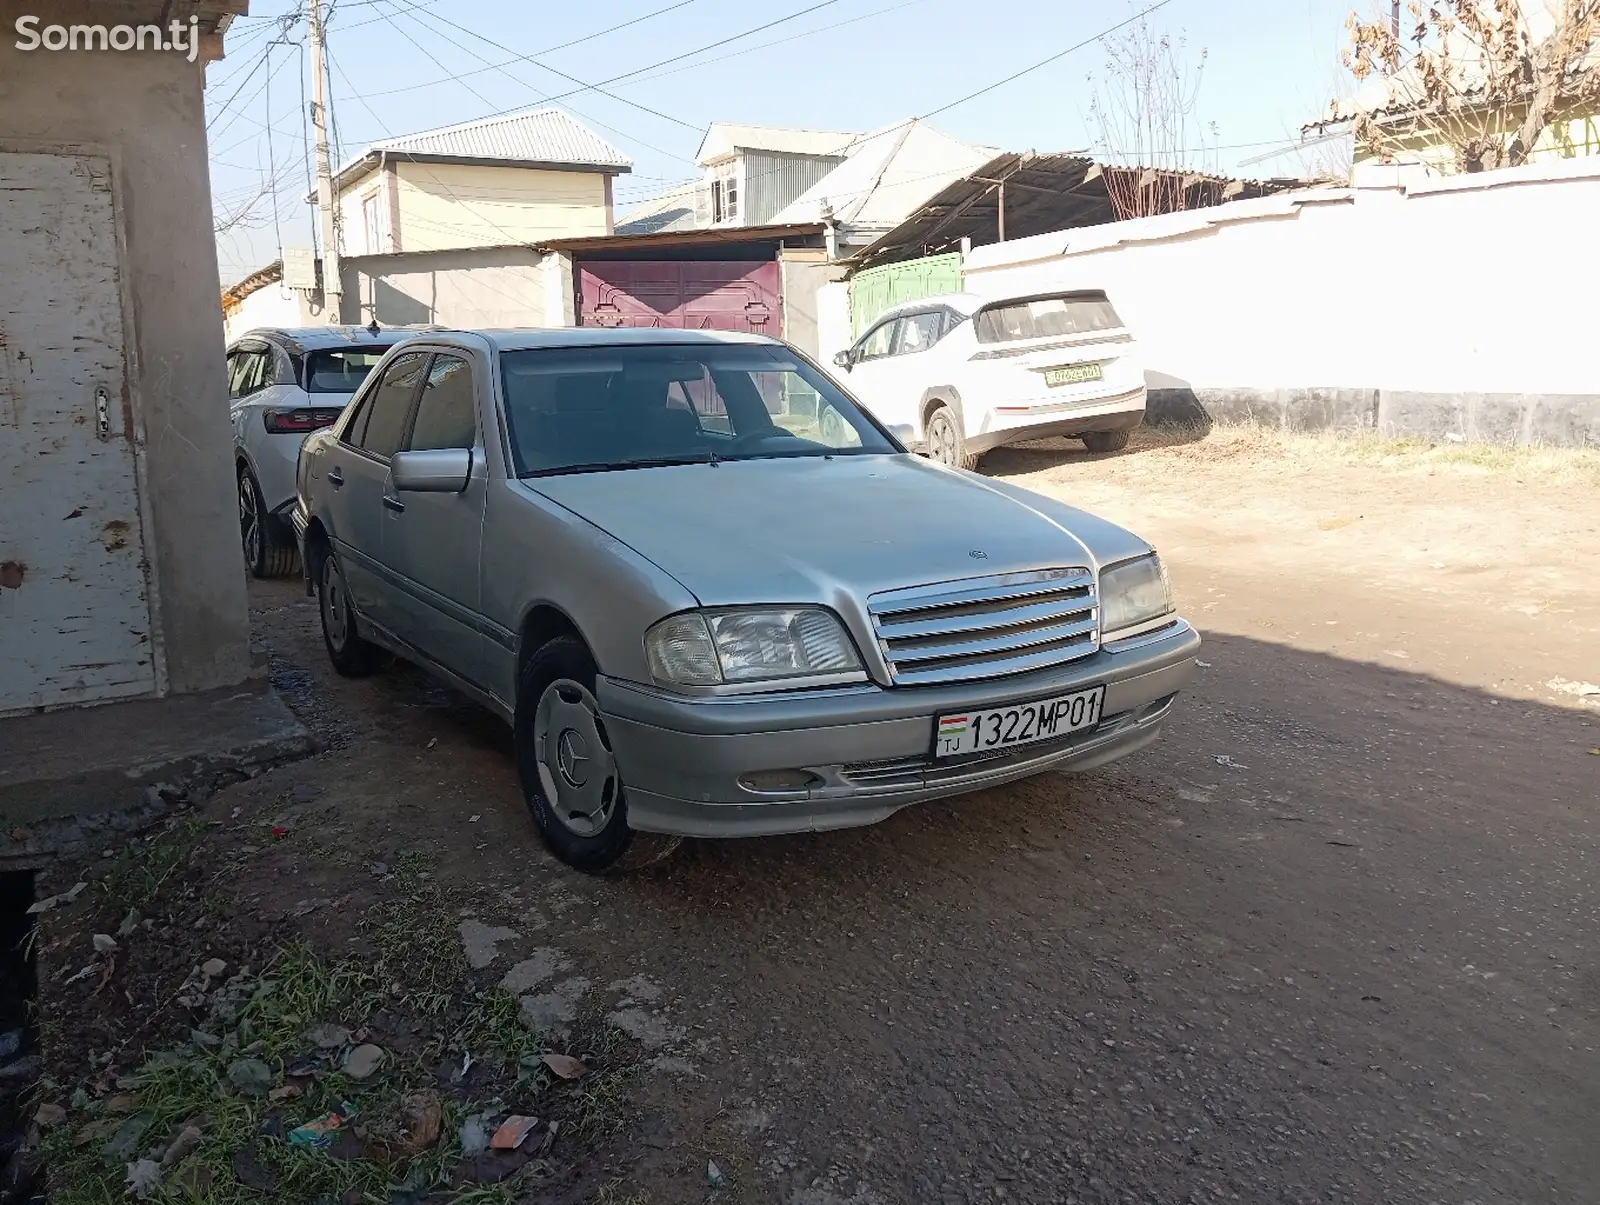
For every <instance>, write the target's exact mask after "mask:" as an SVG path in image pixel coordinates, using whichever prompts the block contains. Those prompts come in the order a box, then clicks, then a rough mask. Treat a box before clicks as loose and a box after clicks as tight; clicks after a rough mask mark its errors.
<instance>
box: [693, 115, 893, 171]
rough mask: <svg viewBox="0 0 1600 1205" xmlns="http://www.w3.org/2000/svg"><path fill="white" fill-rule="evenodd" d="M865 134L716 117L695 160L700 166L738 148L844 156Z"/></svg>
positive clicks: (739, 149)
mask: <svg viewBox="0 0 1600 1205" xmlns="http://www.w3.org/2000/svg"><path fill="white" fill-rule="evenodd" d="M861 137H862V136H861V135H860V134H852V133H848V132H845V131H841V130H795V129H788V128H786V127H783V126H751V125H740V124H738V123H737V122H731V121H714V122H712V123H711V125H710V126H709V127H708V128H707V129H706V136H705V138H704V139H703V140H702V141H701V143H700V153H699V154H698V155H697V156H696V157H695V161H696V162H697V163H699V164H700V166H701V167H705V166H706V165H708V164H711V163H715V162H716V161H717V160H718V159H726V158H727V157H728V156H729V155H733V154H735V153H737V152H739V151H771V152H773V153H774V154H781V155H822V156H830V155H832V156H843V155H847V154H849V148H850V147H851V146H852V145H854V144H855V143H856V142H857V141H858V140H859V139H860V138H861Z"/></svg>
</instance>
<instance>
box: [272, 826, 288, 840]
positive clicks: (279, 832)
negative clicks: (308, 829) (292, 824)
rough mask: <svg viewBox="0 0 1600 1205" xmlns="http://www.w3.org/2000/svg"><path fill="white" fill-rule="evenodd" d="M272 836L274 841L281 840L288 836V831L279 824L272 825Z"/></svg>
mask: <svg viewBox="0 0 1600 1205" xmlns="http://www.w3.org/2000/svg"><path fill="white" fill-rule="evenodd" d="M272 835H273V837H274V839H281V838H283V837H287V836H288V835H289V830H288V829H286V828H284V827H283V825H281V824H274V825H273V826H272Z"/></svg>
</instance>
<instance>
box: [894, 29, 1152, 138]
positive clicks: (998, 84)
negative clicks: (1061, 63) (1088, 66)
mask: <svg viewBox="0 0 1600 1205" xmlns="http://www.w3.org/2000/svg"><path fill="white" fill-rule="evenodd" d="M1171 3H1172V0H1156V2H1155V3H1154V4H1152V5H1150V6H1149V7H1148V8H1144V9H1141V10H1139V11H1138V12H1136V13H1134V14H1133V16H1131V17H1129V18H1127V19H1126V20H1124V21H1118V22H1117V23H1116V24H1115V25H1113V26H1111V27H1110V28H1109V29H1103V30H1101V31H1100V32H1099V33H1097V34H1095V35H1094V37H1092V38H1085V39H1084V40H1083V41H1081V42H1076V43H1074V44H1073V45H1071V46H1068V47H1067V48H1066V49H1065V50H1058V51H1057V52H1056V53H1055V54H1052V55H1051V56H1050V57H1049V58H1044V59H1040V60H1039V61H1038V62H1037V63H1034V64H1033V65H1032V66H1031V67H1024V68H1023V69H1022V70H1021V71H1015V72H1013V73H1012V74H1010V75H1008V76H1006V77H1005V79H1000V80H995V82H994V83H992V84H989V85H988V86H986V87H983V88H979V89H978V90H977V91H976V92H969V93H967V94H966V95H965V96H963V97H961V98H960V99H958V100H953V101H951V102H950V103H949V104H947V105H940V106H939V107H938V108H937V109H929V110H928V111H927V112H926V113H924V114H922V120H924V121H926V120H927V119H928V118H930V117H934V116H937V115H938V114H940V113H946V112H948V111H949V110H951V109H954V108H955V107H956V106H957V105H964V104H966V103H967V102H968V101H969V100H977V99H978V97H980V96H982V95H984V94H985V93H988V92H993V91H994V90H995V89H996V88H1003V87H1005V85H1007V84H1009V83H1011V82H1012V81H1013V80H1019V79H1021V78H1022V77H1023V76H1025V75H1029V74H1031V73H1032V72H1035V71H1037V70H1039V68H1041V67H1048V66H1049V65H1050V64H1051V63H1053V62H1055V61H1056V60H1057V59H1064V58H1066V57H1067V55H1069V54H1071V53H1072V52H1073V51H1075V50H1082V49H1083V48H1084V47H1085V46H1092V45H1094V44H1095V43H1096V42H1098V41H1099V40H1100V39H1101V38H1104V37H1106V36H1108V35H1110V34H1114V33H1116V32H1117V30H1119V29H1121V28H1122V27H1123V26H1124V25H1132V24H1133V23H1134V22H1135V21H1137V20H1139V19H1140V18H1141V17H1148V16H1149V15H1150V14H1151V13H1153V12H1155V11H1156V9H1158V8H1165V7H1166V6H1167V5H1169V4H1171Z"/></svg>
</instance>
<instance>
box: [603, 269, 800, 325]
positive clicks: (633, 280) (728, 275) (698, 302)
mask: <svg viewBox="0 0 1600 1205" xmlns="http://www.w3.org/2000/svg"><path fill="white" fill-rule="evenodd" d="M779 279H780V278H779V275H778V265H777V262H776V261H774V260H768V261H766V262H756V261H748V260H747V261H726V260H714V261H705V262H692V261H682V262H677V261H668V260H621V261H615V262H611V261H599V262H593V263H582V264H580V265H579V269H578V325H579V326H660V327H671V328H673V329H676V330H712V331H749V332H752V333H754V334H758V335H771V336H772V337H773V338H775V339H776V338H780V337H782V335H783V300H782V293H781V286H780V284H779Z"/></svg>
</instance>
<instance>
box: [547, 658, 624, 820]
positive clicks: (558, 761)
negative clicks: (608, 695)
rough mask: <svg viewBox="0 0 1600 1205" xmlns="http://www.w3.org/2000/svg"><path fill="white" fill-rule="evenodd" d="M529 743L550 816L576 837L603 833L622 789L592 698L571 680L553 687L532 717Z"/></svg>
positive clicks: (598, 713) (598, 708) (597, 709)
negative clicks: (531, 739)
mask: <svg viewBox="0 0 1600 1205" xmlns="http://www.w3.org/2000/svg"><path fill="white" fill-rule="evenodd" d="M533 742H534V753H535V757H536V758H537V760H538V763H539V785H540V786H541V787H543V788H544V796H545V798H546V799H547V800H548V801H549V803H550V810H551V811H553V812H554V813H555V814H556V817H557V818H558V819H559V820H560V821H561V823H562V825H563V826H564V827H566V828H567V829H568V830H569V831H570V832H572V833H573V834H574V835H576V836H579V837H593V836H596V835H597V834H599V833H600V832H602V831H603V830H604V829H605V827H606V825H607V824H609V823H610V822H611V817H612V815H613V813H615V811H616V808H617V795H618V793H619V792H620V790H621V785H622V784H621V781H620V780H619V779H618V777H617V762H616V758H614V757H613V756H612V755H611V747H610V745H609V744H608V743H607V741H606V736H605V729H604V727H603V726H602V724H601V722H600V707H599V705H598V704H597V703H596V702H595V701H594V696H593V695H591V694H590V693H589V692H588V691H587V690H585V689H584V688H583V687H582V686H581V685H579V684H578V683H577V682H573V681H572V680H571V679H568V678H562V679H560V680H559V681H556V682H552V683H551V684H550V686H549V687H548V688H546V690H545V692H544V694H543V696H542V697H541V698H540V699H539V706H538V709H537V710H536V711H535V713H534V718H533Z"/></svg>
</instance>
